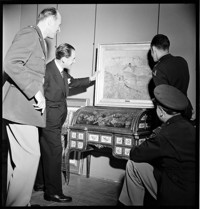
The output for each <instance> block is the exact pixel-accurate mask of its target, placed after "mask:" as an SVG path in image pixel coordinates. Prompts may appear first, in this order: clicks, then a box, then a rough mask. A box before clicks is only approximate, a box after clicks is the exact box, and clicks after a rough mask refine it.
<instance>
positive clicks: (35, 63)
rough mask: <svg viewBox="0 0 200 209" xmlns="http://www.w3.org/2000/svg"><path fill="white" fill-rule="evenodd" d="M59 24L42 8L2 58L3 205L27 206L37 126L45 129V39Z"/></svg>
mask: <svg viewBox="0 0 200 209" xmlns="http://www.w3.org/2000/svg"><path fill="white" fill-rule="evenodd" d="M60 24H61V15H60V13H59V12H58V11H57V9H55V8H47V9H44V10H43V11H42V12H41V13H40V14H39V16H38V23H37V25H34V26H28V27H25V28H23V29H21V30H20V31H19V32H18V33H17V34H16V36H15V38H14V40H13V42H12V45H11V47H10V48H9V50H8V52H7V54H6V56H5V60H4V66H3V67H4V70H5V73H6V77H7V80H6V82H5V84H4V86H3V118H4V119H5V120H6V129H7V134H8V138H9V144H10V149H9V153H8V172H7V200H6V206H27V205H30V199H31V195H32V190H33V184H34V181H35V176H36V172H37V168H38V163H39V159H40V146H39V137H38V127H45V126H46V111H45V108H46V102H45V97H44V89H43V81H44V75H45V69H46V49H45V38H51V39H53V38H54V37H55V36H56V34H57V33H58V32H60Z"/></svg>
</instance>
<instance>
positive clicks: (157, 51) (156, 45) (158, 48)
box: [151, 34, 170, 62]
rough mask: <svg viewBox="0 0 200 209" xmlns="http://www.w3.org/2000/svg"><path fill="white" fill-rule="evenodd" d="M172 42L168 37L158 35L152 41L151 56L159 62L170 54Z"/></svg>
mask: <svg viewBox="0 0 200 209" xmlns="http://www.w3.org/2000/svg"><path fill="white" fill-rule="evenodd" d="M169 46H170V41H169V39H168V37H167V36H165V35H163V34H157V35H155V36H154V37H153V39H152V41H151V56H152V57H153V60H154V62H157V61H158V60H159V59H160V58H161V57H162V56H164V55H165V54H168V53H169Z"/></svg>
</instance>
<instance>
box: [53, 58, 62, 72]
mask: <svg viewBox="0 0 200 209" xmlns="http://www.w3.org/2000/svg"><path fill="white" fill-rule="evenodd" d="M54 61H55V64H56V66H57V68H58V70H59V71H60V73H61V72H62V71H63V68H62V67H61V66H60V64H59V63H58V62H57V61H56V59H55V60H54Z"/></svg>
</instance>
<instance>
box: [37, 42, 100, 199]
mask: <svg viewBox="0 0 200 209" xmlns="http://www.w3.org/2000/svg"><path fill="white" fill-rule="evenodd" d="M55 54H56V58H55V59H54V60H52V61H51V62H49V63H48V64H47V69H46V74H45V82H44V95H45V99H46V112H47V124H46V127H45V128H42V129H41V136H40V145H41V158H42V167H43V173H44V188H45V192H44V199H45V200H48V201H55V202H69V201H71V200H72V198H71V197H70V196H65V195H64V194H63V191H62V176H61V174H62V172H61V162H62V144H61V128H62V125H63V124H64V122H65V120H66V117H67V103H66V99H67V96H68V93H69V88H74V87H87V86H89V84H90V82H91V81H94V80H95V79H96V74H97V73H95V74H94V75H93V76H91V77H86V78H78V79H75V78H73V77H72V76H71V75H69V74H68V73H67V72H66V71H65V70H64V69H70V68H71V65H72V64H73V63H74V62H75V58H76V54H75V49H74V47H73V46H71V45H70V44H67V43H64V44H61V45H59V46H58V47H57V49H56V53H55ZM38 172H39V173H38V177H39V178H40V179H41V175H42V174H41V170H39V171H38ZM41 180H42V179H41ZM42 183H43V182H41V181H40V182H39V179H38V178H37V179H36V183H35V186H34V189H35V190H37V191H38V190H40V189H43V186H42V185H41V184H42Z"/></svg>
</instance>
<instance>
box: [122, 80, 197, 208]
mask: <svg viewBox="0 0 200 209" xmlns="http://www.w3.org/2000/svg"><path fill="white" fill-rule="evenodd" d="M154 96H155V103H156V106H157V107H156V112H157V115H158V117H159V119H160V120H161V121H162V122H163V123H162V125H161V127H159V128H157V129H156V130H155V131H154V132H153V134H152V135H151V136H150V138H149V139H147V140H146V141H144V142H143V143H142V144H141V145H139V146H138V147H133V148H132V149H131V151H130V160H129V161H128V162H127V165H126V175H125V180H124V184H123V188H122V191H121V194H120V197H119V201H120V202H121V203H122V204H124V205H143V204H144V195H145V190H148V192H149V193H150V194H151V195H152V197H153V198H154V199H156V200H157V201H156V202H157V204H158V205H162V206H164V205H168V206H175V205H176V206H183V205H184V206H185V205H187V206H194V205H195V139H196V135H195V132H196V131H195V128H194V126H193V125H192V124H191V123H190V122H189V121H188V120H187V119H185V118H184V117H182V115H181V113H182V112H183V111H184V109H185V108H186V107H187V106H188V99H187V97H186V96H185V95H184V94H183V93H182V92H181V91H179V90H178V89H176V88H175V87H173V86H170V85H167V84H161V85H158V86H157V87H156V88H155V89H154Z"/></svg>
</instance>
